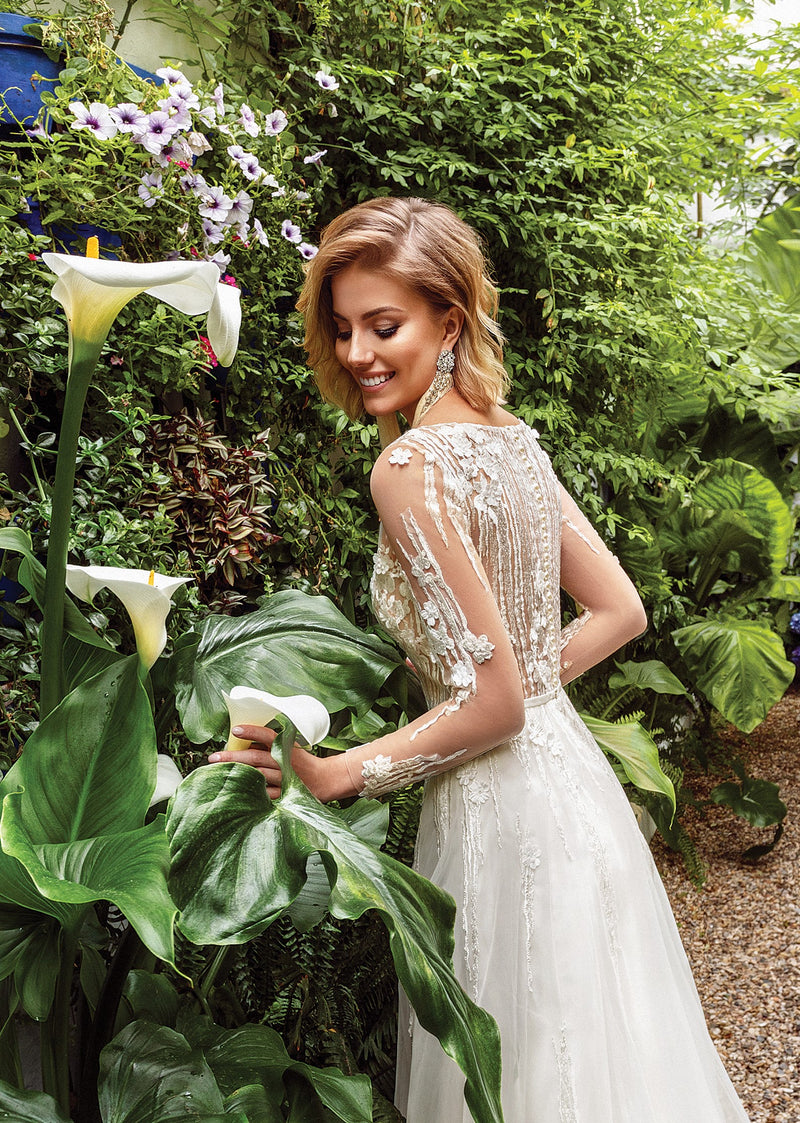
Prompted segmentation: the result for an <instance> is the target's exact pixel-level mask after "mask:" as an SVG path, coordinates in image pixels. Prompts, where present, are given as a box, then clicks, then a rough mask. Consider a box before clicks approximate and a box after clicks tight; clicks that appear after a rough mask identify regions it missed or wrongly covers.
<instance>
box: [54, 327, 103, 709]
mask: <svg viewBox="0 0 800 1123" xmlns="http://www.w3.org/2000/svg"><path fill="white" fill-rule="evenodd" d="M104 342H105V340H100V342H99V343H92V344H86V343H84V344H82V345H81V346H75V347H74V350H73V352H72V355H71V357H70V364H69V374H68V376H67V389H66V394H65V396H64V416H63V419H62V421H61V433H60V435H59V439H58V456H57V458H56V478H55V485H54V487H53V505H52V510H51V514H50V541H49V543H48V547H47V576H46V578H45V586H44V621H43V623H42V690H41V699H40V706H41V716H42V717H43V718H44V717H46V716H47V715H48V714H49V713H50V711H51V710H53V709H55V707H56V706H57V705H58V703H59V702H60V701H61V699H62V698H63V697H64V670H63V662H62V652H61V647H62V639H63V634H64V601H65V596H66V593H65V582H66V573H67V550H68V546H69V530H70V524H71V521H72V493H73V491H74V489H75V461H76V457H77V454H78V437H79V436H80V431H81V418H82V416H83V406H84V403H85V401H86V393H87V391H88V389H89V383H90V382H91V379H92V374H93V373H94V368H95V366H96V365H97V360H98V358H99V356H100V350H101V348H102V346H103V343H104Z"/></svg>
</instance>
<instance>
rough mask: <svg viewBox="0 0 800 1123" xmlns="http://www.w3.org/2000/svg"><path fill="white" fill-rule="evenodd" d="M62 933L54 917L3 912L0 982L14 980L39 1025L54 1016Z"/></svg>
mask: <svg viewBox="0 0 800 1123" xmlns="http://www.w3.org/2000/svg"><path fill="white" fill-rule="evenodd" d="M59 931H60V928H59V925H58V924H57V923H56V921H55V920H54V919H53V918H52V917H43V916H41V915H39V914H37V913H34V912H28V911H26V910H24V909H9V908H0V979H4V978H6V977H7V976H8V975H13V976H14V986H15V987H16V991H17V994H18V995H19V1000H20V1003H21V1005H22V1008H23V1010H24V1011H25V1012H26V1013H27V1014H28V1015H29V1017H31V1018H36V1019H37V1020H38V1021H42V1020H43V1019H44V1018H46V1017H47V1015H48V1014H49V1013H50V1007H51V1006H52V1004H53V995H54V993H55V987H56V980H57V978H58V974H59V971H60V970H61V955H60V941H59ZM0 1118H2V1114H1V1113H0Z"/></svg>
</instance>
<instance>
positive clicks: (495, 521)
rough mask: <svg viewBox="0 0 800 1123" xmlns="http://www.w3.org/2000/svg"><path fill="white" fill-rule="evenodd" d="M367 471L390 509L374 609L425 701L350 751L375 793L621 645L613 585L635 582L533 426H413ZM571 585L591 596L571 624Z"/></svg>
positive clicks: (425, 772)
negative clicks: (564, 605) (565, 615)
mask: <svg viewBox="0 0 800 1123" xmlns="http://www.w3.org/2000/svg"><path fill="white" fill-rule="evenodd" d="M371 482H372V491H373V496H374V498H375V502H376V505H377V507H378V511H379V514H380V516H381V535H380V540H379V548H378V552H377V556H376V559H375V570H374V576H373V583H372V593H373V602H374V607H375V612H376V614H377V616H378V618H379V619H380V620H381V622H382V623H383V624H384V626H385V627H386V629H387V630H388V631H389V632H390V634H391V635H392V636H394V638H395V639H396V640H397V641H398V643H399V644H400V645H401V646H402V647H403V649H404V650H405V651H406V653H407V654H408V656H409V658H410V659H411V661H412V662H413V664H414V666H415V667H416V669H417V672H418V674H419V677H420V679H421V682H422V685H423V689H424V691H425V697H426V699H427V702H428V705H429V707H430V709H429V711H428V713H427V714H425V715H423V717H421V718H417V719H416V720H415V721H413V722H411V723H410V724H409V725H408V726H406V727H404V728H403V729H401V730H397V732H396V733H391V734H388V735H387V736H385V737H382V738H380V739H378V740H377V741H374V742H371V743H370V744H369V745H365V746H361V747H360V748H358V749H354V750H351V752H350V753H348V754H347V758H346V761H347V766H348V771H349V774H350V777H351V779H352V780H353V782H354V785H355V787H356V788H357V790H362V794H363V795H366V796H374V795H379V794H382V793H383V792H385V791H389V790H391V789H393V788H396V787H399V786H402V785H403V784H407V783H410V782H411V781H413V780H420V779H426V778H427V777H429V776H431V775H433V774H435V773H437V772H440V771H443V770H445V769H448V768H452V767H454V766H457V765H461V764H464V763H466V762H467V761H468V760H470V759H472V758H473V757H475V756H477V755H478V754H479V753H483V752H486V751H487V750H488V749H491V748H494V747H495V746H496V745H499V744H501V743H503V742H505V741H507V740H508V739H509V738H511V737H513V736H514V735H515V734H516V733H517V732H518V731H519V729H520V728H521V727H522V724H523V722H524V707H525V704H526V702H527V703H528V704H530V703H531V702H532V701H535V700H536V699H542V700H543V699H545V698H546V697H551V696H553V695H554V693H555V692H556V691H557V690H558V688H559V682H560V678H561V677H563V675H565V674H568V668H570V667H572V666H573V663H574V664H575V672H576V673H578V672H580V671H581V670H583V669H585V667H586V666H591V665H592V664H593V663H594V662H597V660H598V658H602V657H603V656H604V655H606V654H608V653H609V651H612V650H614V649H615V647H618V646H619V643H620V642H622V640H620V639H619V638H618V637H617V636H616V635H615V633H616V632H617V631H618V620H617V619H616V604H617V599H615V593H616V591H618V592H619V598H618V599H619V602H620V603H621V602H623V601H624V599H625V596H626V595H628V590H630V589H632V586H630V582H629V581H628V579H627V578H626V577H625V576H624V574H622V571H621V569H620V568H619V565H618V564H617V562H616V560H615V559H614V558H613V556H612V555H611V554H610V553H609V551H608V550H607V549H606V547H605V545H604V544H603V542H602V540H601V539H600V538H599V536H598V535H597V534H596V532H595V531H594V530H593V529H592V527H591V526H590V524H589V523H588V522H587V520H586V519H585V518H584V516H583V515H582V514H581V513H580V512H579V510H578V508H577V507H576V505H575V504H574V503H573V501H572V500H571V499H570V498H569V496H567V495H566V493H565V492H564V490H563V488H561V486H560V484H559V483H558V481H557V479H556V477H555V474H554V473H553V469H552V467H551V465H550V461H549V459H548V457H547V455H546V454H545V452H544V451H543V450H542V449H541V447H540V446H539V443H538V441H537V434H536V433H535V431H534V430H533V429H530V428H528V426H526V425H524V424H522V423H515V424H510V425H505V426H500V427H496V426H491V425H479V424H471V423H461V422H458V423H445V424H438V425H429V426H425V425H423V426H419V427H416V428H412V429H410V430H409V432H408V433H407V434H406V435H405V436H403V437H400V438H399V439H398V440H396V441H395V442H394V443H393V444H392V445H390V446H389V448H388V449H385V450H384V452H383V453H382V454H381V456H380V458H379V459H378V462H377V463H376V465H375V468H374V469H373V473H372V481H371ZM565 573H566V579H565V578H564V575H565ZM560 583H562V584H563V585H564V587H565V588H567V590H568V591H570V592H572V593H573V595H575V594H576V593H577V594H580V595H579V596H578V597H577V599H578V600H579V601H580V603H581V605H583V606H584V611H583V612H581V613H580V615H579V616H578V617H577V618H576V619H575V620H574V621H573V622H572V623H571V624H570V625H569V626H568V627H567V628H566V629H564V630H563V632H562V630H561V628H560V608H559V585H560ZM615 583H616V584H617V586H618V590H617V589H616V588H615ZM584 594H585V595H584ZM633 596H634V598H635V600H636V603H637V604H638V598H636V596H635V592H634V594H633ZM595 605H599V606H600V608H601V611H600V612H599V613H595V611H594V608H595ZM362 785H363V789H362Z"/></svg>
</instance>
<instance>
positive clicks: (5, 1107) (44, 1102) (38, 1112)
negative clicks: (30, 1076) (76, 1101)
mask: <svg viewBox="0 0 800 1123" xmlns="http://www.w3.org/2000/svg"><path fill="white" fill-rule="evenodd" d="M0 1119H4V1120H5V1121H6V1123H70V1121H69V1119H68V1118H67V1116H66V1115H64V1114H63V1112H62V1111H61V1108H60V1107H59V1106H58V1104H57V1103H56V1101H55V1100H54V1099H53V1097H52V1096H48V1095H46V1094H45V1093H44V1092H27V1091H25V1090H24V1089H21V1088H12V1087H11V1085H10V1084H6V1083H5V1081H4V1080H0Z"/></svg>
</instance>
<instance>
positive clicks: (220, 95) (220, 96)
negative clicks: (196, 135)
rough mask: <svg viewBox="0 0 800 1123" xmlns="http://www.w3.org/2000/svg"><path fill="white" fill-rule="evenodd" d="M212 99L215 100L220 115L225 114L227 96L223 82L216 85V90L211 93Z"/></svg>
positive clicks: (215, 106)
mask: <svg viewBox="0 0 800 1123" xmlns="http://www.w3.org/2000/svg"><path fill="white" fill-rule="evenodd" d="M211 100H212V101H213V102H214V108H215V109H216V111H217V113H218V114H219V116H220V117H224V116H225V96H224V91H223V89H222V83H221V82H220V84H219V85H218V86H215V87H214V92H213V94H212V95H211Z"/></svg>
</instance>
